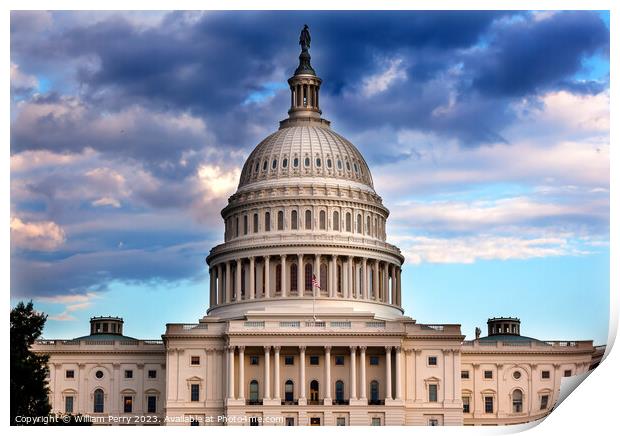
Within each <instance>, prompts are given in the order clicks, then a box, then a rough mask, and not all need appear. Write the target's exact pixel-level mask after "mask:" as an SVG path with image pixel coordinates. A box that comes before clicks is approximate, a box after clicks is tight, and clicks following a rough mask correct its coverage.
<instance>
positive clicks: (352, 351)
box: [349, 345, 357, 353]
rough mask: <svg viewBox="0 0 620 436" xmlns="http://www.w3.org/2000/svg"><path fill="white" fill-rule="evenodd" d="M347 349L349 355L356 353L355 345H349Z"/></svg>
mask: <svg viewBox="0 0 620 436" xmlns="http://www.w3.org/2000/svg"><path fill="white" fill-rule="evenodd" d="M349 349H350V350H351V353H355V352H356V351H357V345H351V346H349Z"/></svg>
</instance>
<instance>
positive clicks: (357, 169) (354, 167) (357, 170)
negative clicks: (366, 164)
mask: <svg viewBox="0 0 620 436" xmlns="http://www.w3.org/2000/svg"><path fill="white" fill-rule="evenodd" d="M353 169H354V170H355V172H356V173H358V172H359V168H358V167H357V163H354V164H353Z"/></svg>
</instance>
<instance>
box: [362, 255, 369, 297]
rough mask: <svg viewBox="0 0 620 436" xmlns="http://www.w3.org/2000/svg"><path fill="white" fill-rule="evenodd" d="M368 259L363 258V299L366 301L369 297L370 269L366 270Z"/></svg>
mask: <svg viewBox="0 0 620 436" xmlns="http://www.w3.org/2000/svg"><path fill="white" fill-rule="evenodd" d="M367 260H368V259H366V258H365V257H362V299H364V300H366V299H368V297H369V294H368V269H367V268H366V261H367Z"/></svg>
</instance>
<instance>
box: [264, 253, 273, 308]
mask: <svg viewBox="0 0 620 436" xmlns="http://www.w3.org/2000/svg"><path fill="white" fill-rule="evenodd" d="M269 269H270V268H269V255H267V256H265V272H264V274H265V298H270V297H271V283H270V282H269Z"/></svg>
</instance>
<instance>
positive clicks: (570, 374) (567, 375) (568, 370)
mask: <svg viewBox="0 0 620 436" xmlns="http://www.w3.org/2000/svg"><path fill="white" fill-rule="evenodd" d="M572 375H573V371H571V370H570V369H567V370H565V371H564V377H570V376H572Z"/></svg>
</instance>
